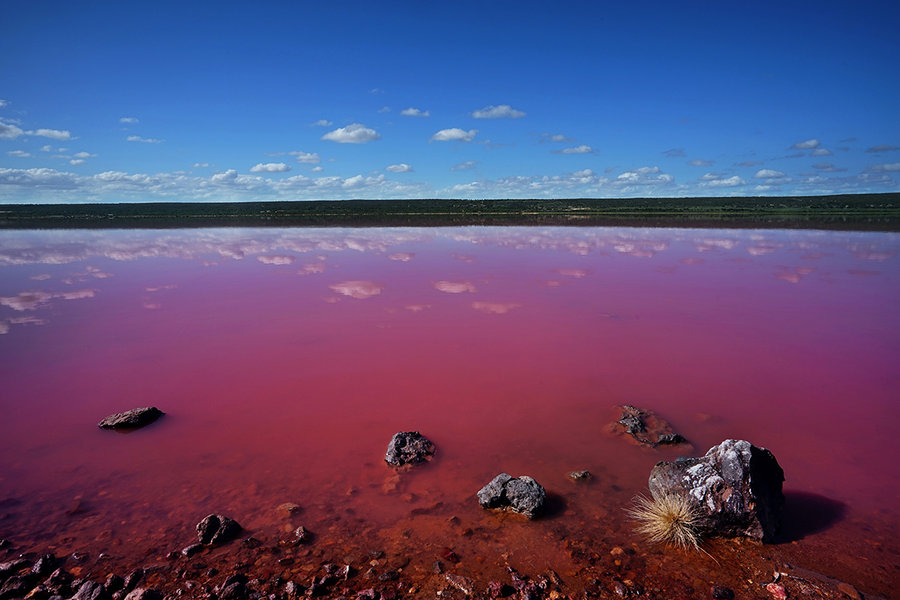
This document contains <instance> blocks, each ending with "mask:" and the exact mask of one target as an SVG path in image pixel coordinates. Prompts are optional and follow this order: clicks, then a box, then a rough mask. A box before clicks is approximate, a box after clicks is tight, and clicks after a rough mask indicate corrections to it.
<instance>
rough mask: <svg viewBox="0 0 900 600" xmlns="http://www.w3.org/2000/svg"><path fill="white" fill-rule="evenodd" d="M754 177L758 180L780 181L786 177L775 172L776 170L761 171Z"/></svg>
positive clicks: (779, 172)
mask: <svg viewBox="0 0 900 600" xmlns="http://www.w3.org/2000/svg"><path fill="white" fill-rule="evenodd" d="M753 177H755V178H756V179H780V178H782V177H786V175H785V174H784V173H782V172H781V171H775V170H774V169H760V170H759V171H757V172H756V174H755V175H754V176H753Z"/></svg>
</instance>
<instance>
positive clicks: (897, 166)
mask: <svg viewBox="0 0 900 600" xmlns="http://www.w3.org/2000/svg"><path fill="white" fill-rule="evenodd" d="M866 170H867V171H870V172H873V173H885V172H888V173H896V172H897V171H900V162H895V163H881V164H877V165H872V166H870V167H869V168H868V169H866Z"/></svg>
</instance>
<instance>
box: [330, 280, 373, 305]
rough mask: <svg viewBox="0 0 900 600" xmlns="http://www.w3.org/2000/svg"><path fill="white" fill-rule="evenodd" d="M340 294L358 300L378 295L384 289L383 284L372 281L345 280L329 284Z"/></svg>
mask: <svg viewBox="0 0 900 600" xmlns="http://www.w3.org/2000/svg"><path fill="white" fill-rule="evenodd" d="M328 287H330V288H331V289H332V290H334V291H335V292H337V293H338V294H342V295H344V296H350V297H351V298H356V299H357V300H365V299H366V298H371V297H372V296H377V295H378V294H380V293H381V290H383V289H384V286H383V285H379V284H377V283H375V282H372V281H343V282H341V283H336V284H334V285H330V286H328Z"/></svg>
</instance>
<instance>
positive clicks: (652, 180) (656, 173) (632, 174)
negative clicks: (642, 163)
mask: <svg viewBox="0 0 900 600" xmlns="http://www.w3.org/2000/svg"><path fill="white" fill-rule="evenodd" d="M674 181H675V178H674V177H672V176H671V175H669V174H668V173H663V172H661V171H660V168H659V167H655V166H654V167H640V168H637V169H635V170H633V171H625V172H624V173H621V174H619V175H618V176H617V177H616V179H615V181H613V182H612V183H613V184H614V185H618V186H629V185H659V184H669V183H672V182H674Z"/></svg>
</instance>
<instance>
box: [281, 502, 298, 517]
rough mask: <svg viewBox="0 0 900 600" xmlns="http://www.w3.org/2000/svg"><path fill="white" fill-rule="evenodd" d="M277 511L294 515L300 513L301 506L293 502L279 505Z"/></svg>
mask: <svg viewBox="0 0 900 600" xmlns="http://www.w3.org/2000/svg"><path fill="white" fill-rule="evenodd" d="M275 510H277V511H278V512H283V513H288V514H293V513H296V512H300V505H299V504H294V503H293V502H285V503H283V504H279V505H278V507H277V508H276V509H275Z"/></svg>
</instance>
